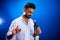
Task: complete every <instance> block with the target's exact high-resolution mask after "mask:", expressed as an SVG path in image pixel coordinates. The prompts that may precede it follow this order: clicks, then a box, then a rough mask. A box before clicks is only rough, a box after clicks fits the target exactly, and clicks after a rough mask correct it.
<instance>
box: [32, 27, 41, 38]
mask: <svg viewBox="0 0 60 40" xmlns="http://www.w3.org/2000/svg"><path fill="white" fill-rule="evenodd" d="M39 34H41V29H40V28H39V27H37V28H36V31H35V33H34V34H33V36H34V37H36V36H38V35H39Z"/></svg>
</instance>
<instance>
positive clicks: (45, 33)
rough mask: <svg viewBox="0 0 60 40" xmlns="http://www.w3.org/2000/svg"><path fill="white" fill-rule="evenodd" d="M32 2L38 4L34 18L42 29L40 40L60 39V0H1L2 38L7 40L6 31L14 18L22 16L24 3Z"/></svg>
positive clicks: (0, 26)
mask: <svg viewBox="0 0 60 40" xmlns="http://www.w3.org/2000/svg"><path fill="white" fill-rule="evenodd" d="M27 2H32V3H34V4H35V5H36V9H35V12H34V14H33V16H32V19H34V20H36V22H37V24H38V25H39V26H40V28H41V30H42V34H41V35H40V40H59V39H60V38H59V22H60V20H59V16H60V15H59V1H58V0H0V18H2V19H4V23H3V24H0V40H6V33H7V31H8V28H9V26H10V24H11V22H12V20H14V19H16V18H17V17H19V16H21V15H22V13H23V10H24V5H25V4H26V3H27Z"/></svg>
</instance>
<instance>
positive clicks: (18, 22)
mask: <svg viewBox="0 0 60 40" xmlns="http://www.w3.org/2000/svg"><path fill="white" fill-rule="evenodd" d="M17 26H18V28H19V29H21V31H20V32H19V33H17V34H16V35H14V36H13V38H12V39H10V40H34V37H33V36H32V35H33V34H34V22H33V20H32V19H29V21H28V25H26V23H25V21H24V19H23V17H22V16H21V17H19V18H17V19H15V20H13V21H12V23H11V25H10V27H9V30H8V32H7V35H11V34H12V30H13V29H15V28H16V27H17Z"/></svg>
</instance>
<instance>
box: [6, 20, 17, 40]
mask: <svg viewBox="0 0 60 40" xmlns="http://www.w3.org/2000/svg"><path fill="white" fill-rule="evenodd" d="M16 25H17V24H16V22H15V21H13V22H12V23H11V25H10V27H9V30H8V32H7V35H11V34H12V30H13V29H15V28H16ZM6 39H7V38H6ZM15 39H16V35H14V36H13V38H12V39H11V40H15ZM7 40H8V39H7Z"/></svg>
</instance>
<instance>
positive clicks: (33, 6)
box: [24, 3, 36, 9]
mask: <svg viewBox="0 0 60 40" xmlns="http://www.w3.org/2000/svg"><path fill="white" fill-rule="evenodd" d="M24 8H26V9H28V8H33V9H35V8H36V7H35V5H34V4H33V3H27V4H26V5H25V6H24Z"/></svg>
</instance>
